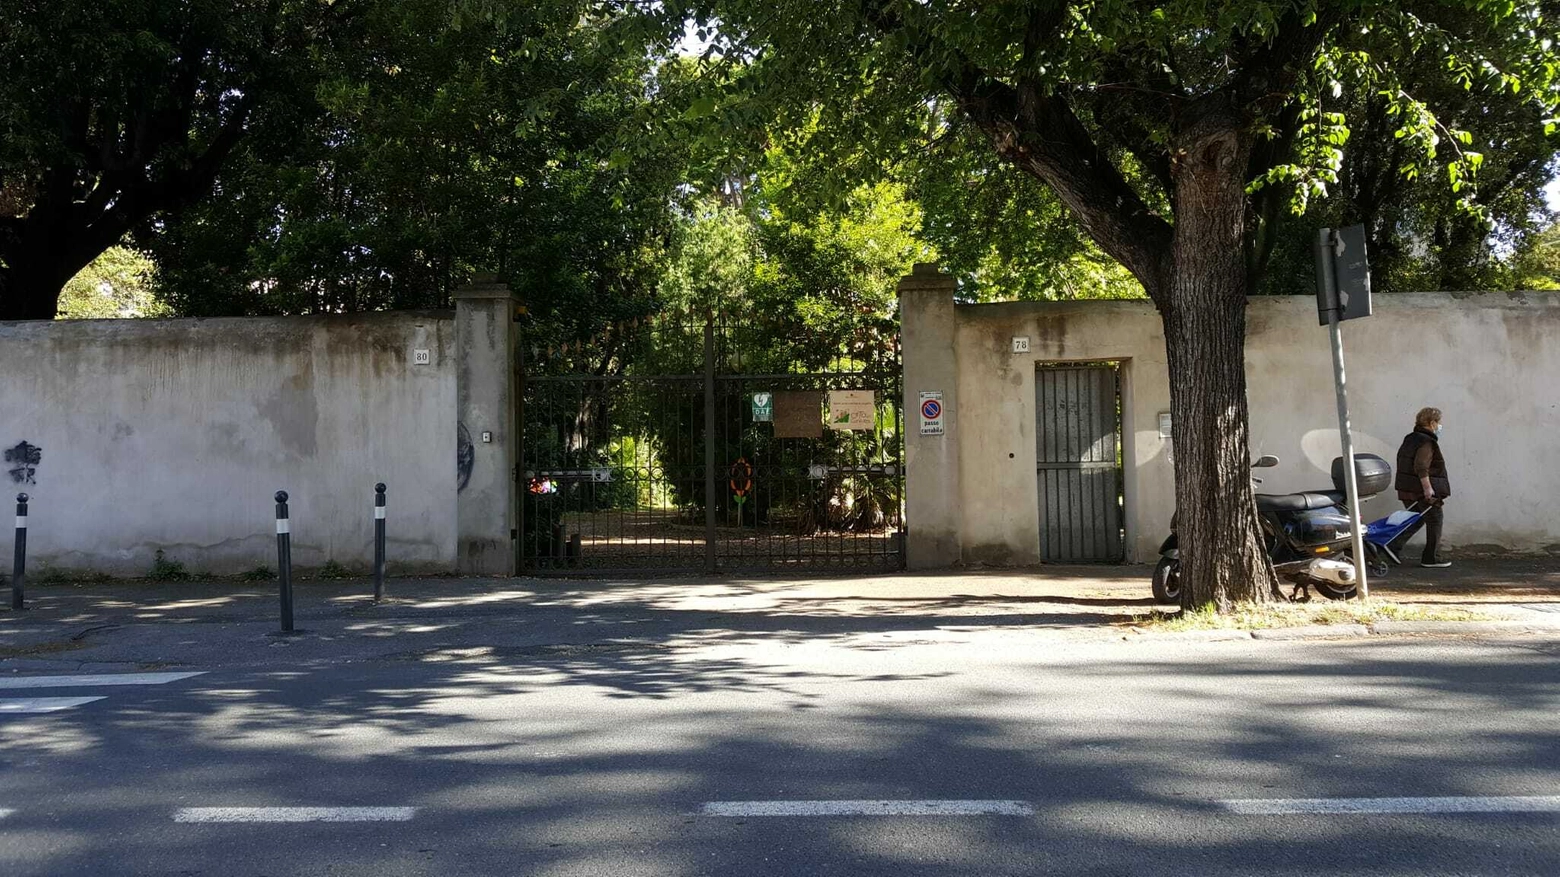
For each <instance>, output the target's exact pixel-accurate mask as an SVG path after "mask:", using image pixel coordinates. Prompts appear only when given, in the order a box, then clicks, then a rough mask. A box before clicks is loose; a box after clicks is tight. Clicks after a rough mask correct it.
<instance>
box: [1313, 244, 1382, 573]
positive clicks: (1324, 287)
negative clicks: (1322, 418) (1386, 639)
mask: <svg viewBox="0 0 1560 877" xmlns="http://www.w3.org/2000/svg"><path fill="white" fill-rule="evenodd" d="M1336 256H1337V251H1336V249H1335V242H1334V237H1333V230H1332V229H1330V228H1324V229H1322V230H1320V231H1318V232H1317V237H1316V279H1317V283H1318V284H1319V285H1320V293H1321V296H1322V301H1323V303H1324V304H1325V305H1327V307H1326V313H1327V334H1328V336H1329V337H1330V338H1331V340H1332V362H1333V388H1334V390H1335V391H1336V393H1337V397H1338V437H1339V439H1340V440H1341V442H1342V445H1343V471H1344V476H1343V481H1344V485H1345V489H1346V490H1347V495H1348V499H1349V529H1350V531H1351V532H1352V533H1353V551H1354V575H1355V578H1356V580H1358V582H1359V594H1360V600H1361V601H1368V600H1369V599H1370V583H1369V582H1368V581H1366V577H1365V571H1366V568H1367V566H1368V564H1367V563H1366V562H1365V526H1364V524H1363V523H1362V518H1361V515H1360V486H1359V479H1358V478H1357V477H1356V472H1355V469H1354V437H1353V435H1352V434H1351V432H1350V429H1349V393H1348V387H1347V384H1346V382H1345V380H1344V373H1343V327H1342V325H1341V323H1340V320H1339V310H1340V305H1339V301H1338V278H1337V273H1336V270H1335V262H1336Z"/></svg>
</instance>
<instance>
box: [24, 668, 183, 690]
mask: <svg viewBox="0 0 1560 877" xmlns="http://www.w3.org/2000/svg"><path fill="white" fill-rule="evenodd" d="M204 673H205V671H203V670H202V671H197V672H194V673H78V674H76V675H72V676H5V677H0V689H3V688H93V687H95V686H98V685H165V684H167V683H169V682H178V681H179V680H180V679H188V678H190V677H191V676H201V675H204Z"/></svg>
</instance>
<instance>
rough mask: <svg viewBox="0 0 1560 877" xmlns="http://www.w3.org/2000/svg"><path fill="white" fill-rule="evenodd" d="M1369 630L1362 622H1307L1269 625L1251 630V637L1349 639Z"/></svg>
mask: <svg viewBox="0 0 1560 877" xmlns="http://www.w3.org/2000/svg"><path fill="white" fill-rule="evenodd" d="M1370 634H1371V630H1370V628H1368V627H1366V626H1365V625H1363V624H1308V625H1306V626H1304V627H1270V628H1265V629H1259V630H1253V631H1252V632H1251V638H1252V639H1270V640H1285V641H1288V640H1301V639H1349V638H1353V637H1361V636H1370Z"/></svg>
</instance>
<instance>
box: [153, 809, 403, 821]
mask: <svg viewBox="0 0 1560 877" xmlns="http://www.w3.org/2000/svg"><path fill="white" fill-rule="evenodd" d="M416 813H417V808H416V807H182V808H180V809H179V811H178V812H177V813H175V814H173V821H174V822H407V821H409V820H410V819H411V818H412V817H413V816H414V815H416Z"/></svg>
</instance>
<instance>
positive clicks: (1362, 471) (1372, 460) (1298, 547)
mask: <svg viewBox="0 0 1560 877" xmlns="http://www.w3.org/2000/svg"><path fill="white" fill-rule="evenodd" d="M1354 461H1355V480H1356V482H1357V484H1358V487H1359V494H1360V498H1361V499H1362V500H1363V499H1366V498H1369V497H1371V496H1375V495H1376V494H1378V493H1380V492H1381V491H1383V490H1385V489H1386V488H1387V486H1388V485H1389V484H1391V482H1392V467H1391V466H1390V465H1389V464H1388V463H1387V461H1386V460H1383V459H1382V458H1380V457H1378V456H1376V455H1374V454H1356V455H1355V457H1354ZM1278 464H1279V459H1278V458H1277V457H1274V456H1272V455H1265V456H1263V457H1261V458H1259V459H1258V460H1257V461H1256V462H1255V463H1252V464H1251V468H1252V469H1270V468H1273V467H1275V466H1277V465H1278ZM1343 467H1344V463H1343V458H1342V457H1339V458H1337V459H1335V460H1333V465H1332V470H1333V471H1332V476H1333V488H1334V489H1332V490H1316V491H1304V492H1301V493H1284V494H1266V493H1259V494H1257V495H1256V506H1257V520H1258V522H1259V524H1260V525H1261V527H1262V540H1263V544H1264V545H1265V546H1266V548H1267V552H1268V558H1269V560H1271V561H1272V563H1273V571H1274V572H1275V573H1277V574H1278V577H1279V579H1280V580H1282V581H1286V582H1289V583H1291V584H1293V585H1294V586H1295V589H1296V594H1299V593H1300V592H1301V591H1303V590H1306V589H1309V588H1315V589H1316V590H1317V591H1318V592H1319V593H1321V594H1322V595H1323V596H1325V597H1328V598H1330V599H1333V600H1347V599H1349V598H1350V597H1353V596H1355V594H1356V593H1357V592H1358V589H1359V583H1358V582H1357V581H1356V575H1355V571H1354V559H1353V556H1352V545H1351V542H1352V540H1353V536H1354V530H1353V527H1352V526H1351V524H1350V516H1349V511H1348V508H1347V506H1346V502H1347V500H1346V499H1345V494H1344V489H1343V473H1344V469H1343ZM1252 482H1253V483H1254V484H1261V483H1262V479H1260V478H1253V479H1252ZM1179 516H1180V513H1179V512H1177V513H1176V514H1175V515H1173V516H1172V517H1171V518H1170V536H1169V538H1167V539H1165V541H1164V544H1163V545H1161V546H1159V563H1158V564H1157V565H1156V566H1155V567H1154V575H1153V582H1152V587H1153V591H1154V598H1155V599H1156V600H1158V601H1159V602H1160V603H1180V602H1181V545H1180V537H1179V534H1178V533H1177V532H1176V523H1177V518H1179Z"/></svg>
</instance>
